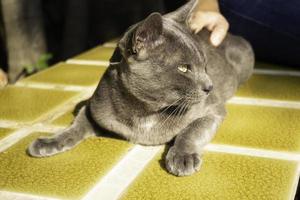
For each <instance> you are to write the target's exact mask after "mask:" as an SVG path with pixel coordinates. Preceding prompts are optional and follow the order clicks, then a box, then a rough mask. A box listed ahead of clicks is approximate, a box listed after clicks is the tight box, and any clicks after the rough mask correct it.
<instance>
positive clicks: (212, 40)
mask: <svg viewBox="0 0 300 200" xmlns="http://www.w3.org/2000/svg"><path fill="white" fill-rule="evenodd" d="M220 39H221V38H220V37H218V36H216V37H212V38H211V43H212V44H213V45H214V46H218V45H219V44H220V42H221V41H220Z"/></svg>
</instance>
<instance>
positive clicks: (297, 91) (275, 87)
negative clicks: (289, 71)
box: [236, 74, 300, 101]
mask: <svg viewBox="0 0 300 200" xmlns="http://www.w3.org/2000/svg"><path fill="white" fill-rule="evenodd" d="M299 86H300V77H295V76H272V75H258V74H256V75H253V76H252V77H251V78H250V79H249V80H248V81H247V82H246V83H245V84H244V85H242V86H241V88H240V89H239V90H238V91H237V93H236V95H237V96H240V97H251V98H266V99H273V100H289V101H299V100H300V87H299Z"/></svg>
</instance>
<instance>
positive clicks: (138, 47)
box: [132, 13, 163, 55]
mask: <svg viewBox="0 0 300 200" xmlns="http://www.w3.org/2000/svg"><path fill="white" fill-rule="evenodd" d="M162 31H163V24H162V16H161V14H159V13H152V14H151V15H149V16H148V17H147V18H146V19H145V20H144V21H142V22H141V23H140V24H139V25H138V27H137V28H136V31H135V33H134V34H133V37H132V51H133V53H134V54H138V55H139V54H145V53H146V51H147V50H149V49H153V48H154V47H155V46H156V45H157V44H158V43H159V42H158V40H159V37H160V35H161V34H162Z"/></svg>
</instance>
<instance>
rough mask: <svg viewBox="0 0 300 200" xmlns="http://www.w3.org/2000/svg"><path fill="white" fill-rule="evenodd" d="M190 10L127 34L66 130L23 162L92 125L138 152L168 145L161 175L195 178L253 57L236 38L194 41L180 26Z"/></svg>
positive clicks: (40, 143)
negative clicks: (217, 43) (135, 146)
mask: <svg viewBox="0 0 300 200" xmlns="http://www.w3.org/2000/svg"><path fill="white" fill-rule="evenodd" d="M194 3H195V1H193V0H192V1H190V2H188V3H187V4H186V5H184V6H183V7H181V8H179V9H178V10H176V11H174V12H172V13H169V14H166V15H164V16H162V15H160V14H159V13H152V14H151V15H150V16H148V17H147V18H146V19H145V20H143V21H141V22H139V23H137V24H135V25H133V26H132V27H130V28H129V29H128V31H127V32H126V33H125V34H124V36H123V37H122V38H121V40H120V41H119V42H118V46H117V48H116V49H115V52H114V55H113V56H112V58H111V63H110V65H109V67H108V68H107V70H106V72H105V74H104V75H103V77H102V79H101V80H100V83H99V85H98V87H97V89H96V90H95V92H94V94H93V96H92V97H91V98H90V99H89V100H88V103H87V104H86V105H85V106H84V107H83V108H81V110H80V112H79V113H78V115H77V117H76V118H75V120H74V122H73V123H72V125H71V126H70V127H69V128H67V129H66V130H64V131H63V132H62V133H59V134H57V135H56V136H55V137H52V138H40V139H37V140H36V141H34V142H33V143H32V144H31V146H30V147H29V149H28V152H29V154H30V155H32V156H35V157H44V156H51V155H54V154H57V153H60V152H63V151H66V150H69V149H71V148H72V147H74V146H75V145H76V144H78V143H79V142H80V141H82V140H83V139H84V138H87V137H89V136H93V135H95V129H97V127H95V124H96V125H97V126H99V127H101V128H103V129H105V130H108V131H110V132H113V133H114V134H117V135H119V136H121V137H123V138H125V139H127V140H129V141H130V142H133V143H137V144H143V145H160V144H165V143H168V142H170V141H173V139H174V144H173V146H171V147H170V149H169V151H168V153H167V155H166V158H165V165H166V168H167V170H168V171H169V172H170V173H172V174H174V175H177V176H186V175H191V174H193V173H194V172H196V171H197V170H199V168H200V164H201V155H202V152H203V148H204V146H205V145H206V144H207V143H209V142H210V141H211V140H212V138H213V137H214V135H215V133H216V131H217V128H218V126H219V125H220V124H221V123H222V121H223V119H224V117H225V114H226V111H225V102H226V100H228V99H229V98H230V97H232V96H233V95H234V93H235V91H236V90H237V88H238V86H239V85H240V84H242V83H243V82H245V81H246V80H247V79H248V78H249V77H250V75H251V74H252V71H253V65H254V55H253V51H252V48H251V46H250V45H249V43H248V42H247V41H245V40H244V39H243V38H241V37H238V36H234V35H231V34H228V35H227V36H226V38H225V40H224V41H223V43H222V44H221V45H220V46H219V47H214V46H212V45H211V44H210V42H209V34H210V33H209V32H208V31H206V30H203V31H201V32H200V33H198V34H193V33H192V32H191V30H190V29H189V28H188V26H187V25H186V19H187V17H188V15H189V13H190V11H191V9H192V7H193V5H194Z"/></svg>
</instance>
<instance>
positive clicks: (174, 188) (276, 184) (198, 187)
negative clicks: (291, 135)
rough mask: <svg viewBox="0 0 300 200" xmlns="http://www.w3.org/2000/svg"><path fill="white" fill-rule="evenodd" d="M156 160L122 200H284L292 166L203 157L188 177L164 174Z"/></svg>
mask: <svg viewBox="0 0 300 200" xmlns="http://www.w3.org/2000/svg"><path fill="white" fill-rule="evenodd" d="M161 162H162V161H161V156H160V155H159V156H157V157H156V159H154V160H153V161H152V162H151V163H150V165H148V166H147V167H146V169H145V170H144V171H143V172H142V173H141V174H140V176H139V177H137V178H136V180H135V181H134V182H133V183H132V184H131V186H130V187H129V189H128V190H127V191H126V192H125V193H124V195H123V197H122V198H121V199H122V200H131V199H135V200H139V199H140V200H142V199H170V200H171V199H172V200H177V199H178V200H191V199H203V200H210V199H211V200H249V199H251V200H262V199H272V200H277V199H278V200H288V199H289V195H290V193H291V188H292V181H293V179H294V176H295V175H296V173H295V172H296V163H295V162H289V161H282V160H273V159H266V158H258V157H248V156H242V155H233V154H225V153H211V152H206V153H205V154H204V162H203V164H202V168H201V169H200V171H199V172H197V173H196V174H194V175H192V176H189V177H176V176H172V175H170V174H168V173H167V172H166V171H165V170H164V169H163V168H162V167H161V165H160V163H161Z"/></svg>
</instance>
